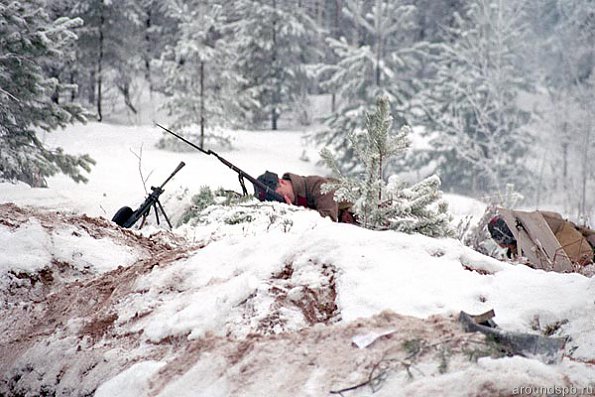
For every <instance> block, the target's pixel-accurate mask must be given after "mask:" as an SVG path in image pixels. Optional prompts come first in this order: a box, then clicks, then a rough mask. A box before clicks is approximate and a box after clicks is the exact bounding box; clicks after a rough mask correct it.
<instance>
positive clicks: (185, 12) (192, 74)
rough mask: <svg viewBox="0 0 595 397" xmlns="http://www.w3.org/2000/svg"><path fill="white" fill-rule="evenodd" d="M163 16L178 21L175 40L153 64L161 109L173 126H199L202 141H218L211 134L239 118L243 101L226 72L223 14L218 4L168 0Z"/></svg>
mask: <svg viewBox="0 0 595 397" xmlns="http://www.w3.org/2000/svg"><path fill="white" fill-rule="evenodd" d="M169 4H170V12H169V13H168V15H169V16H170V17H171V18H174V19H176V20H177V21H178V25H179V37H178V40H177V42H176V44H175V45H174V46H171V47H168V48H167V49H166V50H165V52H164V54H163V55H162V57H161V60H160V61H159V62H158V63H156V64H157V66H158V67H159V69H160V70H161V72H162V73H163V75H164V76H165V82H164V83H165V84H164V85H163V91H164V92H165V94H166V95H167V96H168V99H167V102H166V104H165V107H166V108H167V109H168V111H169V112H170V113H171V114H172V115H174V116H175V118H174V120H175V121H174V125H173V126H174V127H175V128H182V127H188V126H192V125H198V126H199V127H200V135H199V140H200V141H199V145H200V146H201V147H203V146H204V142H205V139H207V138H209V139H217V140H221V136H220V135H217V134H216V133H215V132H214V130H216V129H217V127H221V126H226V127H229V126H234V125H237V123H238V122H239V121H240V120H242V119H243V110H242V105H244V104H245V98H244V97H243V96H242V93H241V92H240V84H241V83H242V82H243V80H242V79H241V77H239V76H238V75H237V74H235V73H233V71H232V64H233V55H234V53H233V51H232V47H231V46H230V45H229V43H228V42H227V40H226V39H229V36H228V27H227V15H226V13H225V9H224V7H223V3H222V2H221V1H213V0H191V1H170V3H169Z"/></svg>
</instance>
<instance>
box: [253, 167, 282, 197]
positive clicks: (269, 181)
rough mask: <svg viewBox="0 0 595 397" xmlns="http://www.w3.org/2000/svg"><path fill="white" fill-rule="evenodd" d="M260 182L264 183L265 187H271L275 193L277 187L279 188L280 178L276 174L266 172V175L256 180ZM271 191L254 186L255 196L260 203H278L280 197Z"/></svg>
mask: <svg viewBox="0 0 595 397" xmlns="http://www.w3.org/2000/svg"><path fill="white" fill-rule="evenodd" d="M256 179H257V180H258V181H259V182H262V184H264V185H265V186H267V187H269V188H270V189H271V191H272V192H275V189H277V186H279V176H278V175H277V174H275V173H274V172H270V171H266V172H265V173H264V174H262V175H260V176H259V177H258V178H256ZM271 191H266V190H265V189H260V188H259V187H258V186H256V185H255V186H254V195H255V196H256V198H258V199H259V200H260V201H278V197H277V196H278V195H275V194H272V193H271Z"/></svg>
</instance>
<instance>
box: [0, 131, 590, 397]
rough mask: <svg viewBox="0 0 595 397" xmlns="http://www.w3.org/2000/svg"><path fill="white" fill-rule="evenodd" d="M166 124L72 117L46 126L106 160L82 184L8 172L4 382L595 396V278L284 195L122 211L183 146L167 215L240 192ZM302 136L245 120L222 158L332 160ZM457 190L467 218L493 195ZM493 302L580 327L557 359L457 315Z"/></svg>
mask: <svg viewBox="0 0 595 397" xmlns="http://www.w3.org/2000/svg"><path fill="white" fill-rule="evenodd" d="M160 135H161V134H160V133H159V132H158V130H157V129H156V128H155V127H152V126H143V127H121V126H115V125H108V124H96V123H92V124H89V125H86V126H73V127H70V128H68V129H67V130H66V131H59V132H55V133H52V134H48V135H47V136H46V137H45V139H46V141H47V142H48V143H49V144H50V145H59V146H63V147H64V148H65V150H66V152H69V153H89V154H90V155H91V156H92V157H93V158H94V159H95V160H96V161H97V165H96V166H95V167H94V168H93V171H92V173H91V174H90V175H89V179H90V181H89V183H88V184H86V185H81V184H79V185H77V184H76V183H74V182H72V181H70V180H69V179H67V178H66V177H64V176H56V177H53V178H51V179H50V181H49V185H50V188H48V189H31V188H29V187H27V186H24V185H10V184H0V247H1V249H2V256H1V257H0V330H1V333H0V335H1V336H0V374H2V375H1V378H0V395H53V394H52V393H55V395H64V396H66V395H68V396H71V395H72V396H75V395H77V396H78V395H80V396H82V395H93V394H95V395H96V396H100V397H102V396H145V395H146V396H325V395H339V392H340V394H341V395H343V396H364V395H366V396H367V395H371V394H372V393H376V394H375V395H379V396H401V395H402V396H410V395H448V396H510V395H515V394H516V395H518V394H522V392H521V389H520V388H521V387H529V386H532V387H537V388H539V387H543V388H545V389H542V390H541V391H546V393H549V394H550V395H562V393H563V391H566V392H567V394H569V393H568V392H570V391H572V390H575V389H572V388H576V390H580V391H581V392H582V391H583V390H584V391H592V392H595V390H590V389H588V386H590V385H592V386H593V387H595V385H593V384H592V383H590V382H592V381H593V379H595V367H594V363H595V320H594V319H595V304H594V300H595V282H594V281H593V279H591V278H587V277H584V276H582V275H578V274H558V273H546V272H543V271H539V270H534V269H530V268H528V267H525V266H522V265H513V264H509V263H505V262H500V261H497V260H494V259H492V258H488V257H485V256H482V255H481V254H479V253H477V252H475V251H473V250H471V249H469V248H467V247H464V246H463V245H462V244H461V243H459V242H458V241H456V240H452V239H432V238H428V237H424V236H420V235H405V234H401V233H396V232H391V231H385V232H375V231H369V230H365V229H361V228H358V227H355V226H352V225H345V224H336V223H333V222H331V221H330V220H328V219H323V218H321V217H320V216H319V215H318V214H317V213H316V212H314V211H309V210H305V209H300V208H295V207H289V206H286V205H284V204H278V203H266V204H262V203H258V202H256V201H248V202H246V203H243V204H240V205H237V206H235V207H233V208H229V207H224V206H213V207H210V208H208V209H207V210H205V211H204V212H203V213H202V214H201V217H200V218H199V219H196V220H195V222H192V223H191V224H187V225H183V226H180V227H177V228H176V229H175V230H173V231H171V232H169V231H165V230H164V229H162V228H158V227H156V226H155V225H149V227H147V228H146V229H144V230H143V231H141V232H139V231H130V230H123V229H121V228H119V227H117V226H115V225H114V224H113V223H111V222H109V221H108V220H107V219H110V218H111V217H112V215H113V214H114V213H115V212H116V211H117V209H118V208H119V207H121V206H123V205H129V206H131V207H133V208H136V206H138V205H139V204H140V203H141V202H142V200H143V199H144V196H145V191H144V188H143V183H142V179H143V178H146V177H147V176H149V175H150V177H149V180H148V182H147V187H148V186H150V185H160V184H161V183H162V182H163V180H165V178H167V176H168V175H169V174H170V173H171V172H172V171H173V169H174V168H175V167H176V166H177V164H178V163H179V162H180V161H184V162H185V163H186V167H185V168H183V169H182V170H181V171H180V172H179V173H178V174H177V175H176V176H175V177H174V178H173V179H172V180H171V181H170V182H169V183H168V184H167V185H166V186H165V190H166V192H165V193H164V195H163V200H162V202H163V204H164V206H165V209H166V211H167V212H168V214H169V215H170V216H171V217H172V218H173V219H174V221H175V220H177V219H178V218H179V217H180V215H181V212H182V211H183V209H184V206H185V205H187V204H188V198H189V197H191V196H192V195H193V194H194V193H197V192H198V191H199V189H200V187H201V186H203V185H208V186H211V187H212V188H217V187H224V188H226V189H233V190H236V191H239V189H240V187H239V183H238V181H237V176H236V174H235V173H233V172H232V171H231V170H229V169H228V168H227V167H225V166H224V165H223V164H221V163H220V162H219V161H218V160H217V159H216V158H214V157H213V156H206V155H204V154H201V153H199V152H187V153H173V152H165V151H161V150H157V149H155V148H154V144H155V142H156V141H157V140H158V139H159V137H160ZM302 136H303V134H302V132H300V131H282V132H278V133H273V132H269V131H261V132H252V131H241V132H238V133H237V134H236V136H235V141H234V149H233V150H231V151H228V152H220V153H219V154H220V155H222V156H223V157H225V158H226V159H228V160H229V161H231V162H233V163H234V164H236V165H237V166H239V167H240V168H242V169H244V170H245V171H246V172H248V173H250V174H252V175H254V176H257V175H259V174H260V173H262V172H264V170H265V169H268V170H270V171H275V172H278V173H283V172H285V171H290V172H295V173H298V174H326V170H325V169H323V168H321V167H319V166H317V165H316V159H317V154H316V151H315V150H314V149H312V148H308V149H307V150H306V153H305V154H306V155H307V157H308V158H309V159H310V161H303V160H300V158H303V157H304V153H303V152H304V148H303V146H302ZM141 148H142V156H140V157H141V161H139V158H138V157H139V155H140V153H141ZM139 167H140V169H139ZM141 173H142V175H143V176H142V177H141ZM248 188H249V190H251V187H250V186H249V187H248ZM447 198H448V200H449V201H450V202H451V207H452V209H453V212H454V215H455V218H457V219H461V218H463V217H464V216H466V215H468V214H471V215H474V216H475V217H476V218H477V217H478V216H481V214H482V212H483V210H484V208H483V206H482V204H481V203H478V202H477V201H473V200H470V199H467V198H464V197H457V196H449V197H447ZM7 203H14V204H7ZM83 214H86V215H83ZM99 217H103V218H106V219H101V218H99ZM489 309H494V310H495V313H496V317H495V318H494V320H495V322H496V323H497V324H498V325H499V326H500V327H501V328H502V329H504V330H507V331H517V332H524V333H532V334H541V335H551V336H556V337H569V341H568V342H567V344H566V348H565V350H564V351H563V352H560V353H561V354H560V356H559V357H558V360H557V361H556V362H555V363H553V364H547V363H546V362H544V360H543V358H542V357H539V356H537V357H520V356H512V357H511V356H509V355H507V354H503V352H501V351H500V350H499V348H498V346H497V345H495V344H494V343H493V342H490V341H488V340H486V339H485V338H483V337H482V336H481V335H477V334H469V333H465V332H463V331H462V329H461V326H460V325H459V324H458V322H457V315H458V313H459V312H460V311H466V312H468V313H471V314H479V313H482V312H485V311H487V310H489ZM366 337H368V338H371V339H370V340H371V341H372V343H371V344H370V345H368V346H366V347H362V348H359V347H357V346H356V345H355V344H354V342H358V343H360V341H361V340H362V339H365V338H366ZM375 337H377V339H375ZM358 385H361V386H360V387H354V386H358ZM555 387H559V388H560V389H559V390H560V391H556V390H555V389H554V388H555ZM548 388H549V389H548ZM562 388H566V389H562ZM583 388H585V389H583ZM522 390H526V389H522ZM536 390H537V389H536ZM331 393H332V394H331ZM546 393H542V395H545V394H546ZM527 394H528V393H525V395H527ZM534 394H536V393H534Z"/></svg>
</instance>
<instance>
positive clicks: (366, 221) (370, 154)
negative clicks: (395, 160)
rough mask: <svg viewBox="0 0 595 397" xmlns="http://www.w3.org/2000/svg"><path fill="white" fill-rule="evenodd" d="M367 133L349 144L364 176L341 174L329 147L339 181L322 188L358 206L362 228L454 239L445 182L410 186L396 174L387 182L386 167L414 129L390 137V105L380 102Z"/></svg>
mask: <svg viewBox="0 0 595 397" xmlns="http://www.w3.org/2000/svg"><path fill="white" fill-rule="evenodd" d="M365 120H366V121H365V132H364V133H359V134H357V133H354V132H352V133H350V134H349V141H350V143H351V147H352V148H353V150H354V153H355V155H356V156H357V158H358V159H359V160H360V161H361V163H362V168H363V170H364V171H363V173H362V174H361V175H360V176H348V175H344V174H342V172H341V170H340V168H339V164H338V162H337V160H336V158H335V156H334V155H333V154H332V153H331V151H330V150H329V149H327V148H325V149H323V150H322V152H321V156H322V158H323V159H324V161H325V162H326V163H327V165H328V166H329V167H330V168H331V169H332V170H333V172H334V174H336V175H337V176H338V180H337V181H336V182H330V183H327V184H325V185H323V191H325V192H329V191H334V192H335V193H334V194H335V200H336V201H337V202H349V203H353V207H352V209H353V211H354V213H355V215H356V217H357V219H358V221H359V222H360V224H361V225H362V226H363V227H366V228H369V229H377V230H385V229H390V230H397V231H401V232H406V233H422V234H425V235H428V236H433V237H439V236H450V235H451V234H452V230H451V228H450V224H449V222H450V215H449V214H448V206H447V204H446V202H444V201H442V200H441V192H440V190H439V187H440V179H439V178H438V177H437V176H435V175H433V176H430V177H428V178H426V179H424V180H422V181H421V182H418V183H416V184H415V185H413V186H411V187H409V186H407V184H405V183H403V182H401V181H400V180H399V178H398V177H397V176H396V175H392V176H391V177H390V178H389V179H388V183H387V182H386V181H385V180H384V178H383V166H385V165H386V162H387V161H388V160H389V159H390V158H391V157H392V156H395V155H398V154H401V153H403V152H404V151H405V150H406V149H407V148H408V147H409V145H410V142H409V138H408V135H409V133H410V127H409V126H408V125H404V126H402V127H401V128H400V130H399V132H398V133H396V134H395V133H393V132H391V124H392V116H391V114H390V109H389V100H388V98H386V97H381V98H379V99H378V102H377V109H376V112H375V113H373V114H366V115H365Z"/></svg>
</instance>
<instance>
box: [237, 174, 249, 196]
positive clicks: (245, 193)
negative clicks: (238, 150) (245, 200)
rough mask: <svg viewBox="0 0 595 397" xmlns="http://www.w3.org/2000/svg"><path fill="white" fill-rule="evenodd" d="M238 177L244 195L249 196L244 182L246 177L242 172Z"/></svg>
mask: <svg viewBox="0 0 595 397" xmlns="http://www.w3.org/2000/svg"><path fill="white" fill-rule="evenodd" d="M238 179H239V180H240V185H242V193H244V196H247V195H248V190H247V189H246V185H245V184H244V177H243V176H242V174H238Z"/></svg>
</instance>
